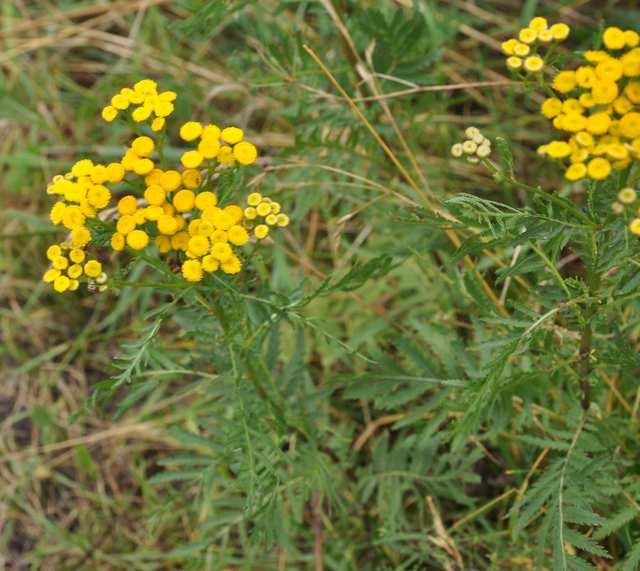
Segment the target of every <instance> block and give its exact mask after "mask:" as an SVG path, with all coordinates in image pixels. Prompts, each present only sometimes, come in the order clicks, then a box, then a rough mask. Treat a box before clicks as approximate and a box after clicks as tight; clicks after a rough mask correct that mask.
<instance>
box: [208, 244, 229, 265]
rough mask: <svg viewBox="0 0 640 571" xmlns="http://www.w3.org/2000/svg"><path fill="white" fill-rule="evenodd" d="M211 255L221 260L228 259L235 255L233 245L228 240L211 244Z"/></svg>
mask: <svg viewBox="0 0 640 571" xmlns="http://www.w3.org/2000/svg"><path fill="white" fill-rule="evenodd" d="M211 255H212V256H213V257H214V258H215V259H216V260H219V261H221V262H224V261H225V260H228V259H229V258H230V257H231V256H232V255H233V250H232V249H231V246H229V244H227V243H226V242H215V243H214V244H213V245H212V246H211Z"/></svg>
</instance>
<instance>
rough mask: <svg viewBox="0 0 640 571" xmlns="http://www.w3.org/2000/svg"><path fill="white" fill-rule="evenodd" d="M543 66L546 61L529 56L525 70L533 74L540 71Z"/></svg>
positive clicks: (525, 63) (538, 57) (525, 61)
mask: <svg viewBox="0 0 640 571" xmlns="http://www.w3.org/2000/svg"><path fill="white" fill-rule="evenodd" d="M543 66H544V61H543V59H542V58H541V57H540V56H529V57H528V58H527V59H525V60H524V68H525V69H526V70H527V71H530V72H532V73H535V72H537V71H540V70H541V69H542V68H543Z"/></svg>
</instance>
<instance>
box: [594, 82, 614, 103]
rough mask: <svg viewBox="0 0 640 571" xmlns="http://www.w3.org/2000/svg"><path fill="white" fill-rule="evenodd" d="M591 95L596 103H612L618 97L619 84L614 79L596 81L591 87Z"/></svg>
mask: <svg viewBox="0 0 640 571" xmlns="http://www.w3.org/2000/svg"><path fill="white" fill-rule="evenodd" d="M591 95H592V96H593V100H594V101H595V102H596V103H600V104H607V103H611V102H612V101H614V100H615V99H616V97H618V85H617V84H616V83H615V82H613V81H600V80H598V81H596V82H595V83H594V84H593V87H592V88H591Z"/></svg>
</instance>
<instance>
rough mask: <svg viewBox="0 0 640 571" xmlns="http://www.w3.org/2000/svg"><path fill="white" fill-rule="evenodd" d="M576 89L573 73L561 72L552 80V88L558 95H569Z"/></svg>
mask: <svg viewBox="0 0 640 571" xmlns="http://www.w3.org/2000/svg"><path fill="white" fill-rule="evenodd" d="M575 87H576V74H575V72H573V71H561V72H560V73H559V74H558V75H556V76H555V77H554V78H553V88H554V89H555V90H556V91H559V92H560V93H569V92H570V91H573V90H574V89H575Z"/></svg>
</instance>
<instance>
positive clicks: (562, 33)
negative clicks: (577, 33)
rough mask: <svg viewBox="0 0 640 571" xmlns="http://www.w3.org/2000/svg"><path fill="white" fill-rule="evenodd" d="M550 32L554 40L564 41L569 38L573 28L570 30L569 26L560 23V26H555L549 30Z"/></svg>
mask: <svg viewBox="0 0 640 571" xmlns="http://www.w3.org/2000/svg"><path fill="white" fill-rule="evenodd" d="M549 31H550V32H551V35H552V36H553V39H554V40H558V41H563V40H566V39H567V38H568V37H569V33H570V32H571V28H569V26H567V24H565V23H563V22H560V23H558V24H553V26H551V28H549Z"/></svg>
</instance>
